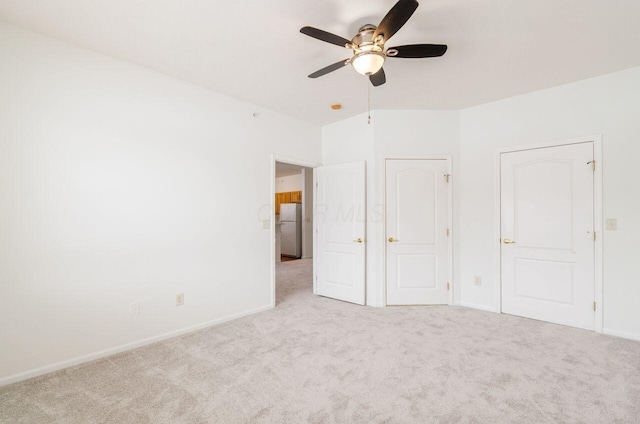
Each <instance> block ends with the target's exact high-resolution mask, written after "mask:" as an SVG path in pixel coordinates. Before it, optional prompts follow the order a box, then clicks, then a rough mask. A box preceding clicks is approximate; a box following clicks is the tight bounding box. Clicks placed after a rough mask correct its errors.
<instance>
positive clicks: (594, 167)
mask: <svg viewBox="0 0 640 424" xmlns="http://www.w3.org/2000/svg"><path fill="white" fill-rule="evenodd" d="M587 165H591V169H593V171H594V172H595V170H596V161H595V160H590V161H589V162H587Z"/></svg>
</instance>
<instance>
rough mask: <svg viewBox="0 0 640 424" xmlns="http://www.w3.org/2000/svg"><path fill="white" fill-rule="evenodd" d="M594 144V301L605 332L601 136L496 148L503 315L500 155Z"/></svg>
mask: <svg viewBox="0 0 640 424" xmlns="http://www.w3.org/2000/svg"><path fill="white" fill-rule="evenodd" d="M584 143H593V157H594V160H595V161H596V170H595V172H594V174H593V208H594V210H593V213H594V214H593V220H594V227H595V228H594V229H593V231H594V232H595V234H596V241H595V248H594V255H595V257H594V283H595V293H594V301H595V302H596V305H597V306H596V312H595V328H594V331H596V332H597V333H602V332H603V320H604V305H603V302H602V301H603V298H604V294H603V293H604V276H603V262H604V259H603V238H604V237H603V226H602V221H603V211H602V168H603V161H602V134H596V135H592V136H584V137H574V138H568V139H563V140H556V141H550V142H545V143H536V144H526V145H514V146H509V147H501V148H499V149H496V153H495V163H494V166H495V185H494V193H495V194H494V199H495V204H494V208H495V209H494V211H495V212H494V236H495V237H494V265H493V266H494V272H495V275H496V281H497V284H495V285H494V286H495V291H494V299H495V310H496V312H498V313H500V314H501V313H502V250H501V241H500V239H501V232H500V228H501V221H502V216H501V203H500V202H501V194H500V187H501V173H502V170H501V161H500V158H501V155H502V154H503V153H512V152H521V151H525V150H536V149H544V148H548V147H560V146H569V145H572V144H584Z"/></svg>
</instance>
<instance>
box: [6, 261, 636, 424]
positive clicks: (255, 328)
mask: <svg viewBox="0 0 640 424" xmlns="http://www.w3.org/2000/svg"><path fill="white" fill-rule="evenodd" d="M310 266H311V264H310V261H308V260H301V261H293V262H285V263H282V264H279V265H278V302H279V304H278V307H277V308H276V309H275V310H272V311H268V312H265V313H261V314H258V315H254V316H251V317H247V318H243V319H240V320H237V321H234V322H230V323H227V324H224V325H221V326H217V327H212V328H209V329H206V330H203V331H199V332H197V333H192V334H189V335H186V336H183V337H180V338H176V339H172V340H169V341H165V342H162V343H158V344H155V345H152V346H148V347H145V348H141V349H138V350H135V351H131V352H127V353H123V354H119V355H116V356H113V357H110V358H108V359H104V360H100V361H97V362H93V363H91V364H87V365H84V366H79V367H75V368H72V369H68V370H64V371H60V372H57V373H54V374H51V375H48V376H44V377H40V378H36V379H33V380H30V381H27V382H23V383H19V384H15V385H13V386H9V387H5V388H3V389H0V422H2V423H11V424H17V423H38V424H45V423H83V424H90V423H138V424H143V423H176V424H177V423H216V424H222V423H367V424H371V423H446V424H449V423H492V424H494V423H524V424H533V423H603V424H609V423H640V343H636V342H631V341H626V340H623V339H617V338H613V337H607V336H602V335H598V334H595V333H592V332H587V331H581V330H576V329H572V328H567V327H562V326H559V325H553V324H546V323H542V322H537V321H532V320H527V319H522V318H517V317H512V316H507V315H498V314H492V313H486V312H480V311H475V310H471V309H465V308H460V307H396V308H386V309H377V308H369V307H362V306H356V305H351V304H348V303H343V302H339V301H335V300H330V299H325V298H321V297H315V296H313V295H312V294H311V268H310Z"/></svg>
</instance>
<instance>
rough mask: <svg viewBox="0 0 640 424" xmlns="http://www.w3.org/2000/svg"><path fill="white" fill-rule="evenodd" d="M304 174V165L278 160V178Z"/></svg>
mask: <svg viewBox="0 0 640 424" xmlns="http://www.w3.org/2000/svg"><path fill="white" fill-rule="evenodd" d="M300 174H302V167H301V166H298V165H292V164H290V163H284V162H276V178H282V177H289V176H291V175H300Z"/></svg>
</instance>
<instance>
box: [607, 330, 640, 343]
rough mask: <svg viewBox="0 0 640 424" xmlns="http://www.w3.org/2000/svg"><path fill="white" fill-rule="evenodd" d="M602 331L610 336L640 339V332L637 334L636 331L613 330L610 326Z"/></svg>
mask: <svg viewBox="0 0 640 424" xmlns="http://www.w3.org/2000/svg"><path fill="white" fill-rule="evenodd" d="M602 332H603V333H604V334H607V335H609V336H616V337H622V338H623V339H629V340H637V341H640V334H636V333H627V332H626V331H618V330H612V329H610V328H605V329H604V330H602Z"/></svg>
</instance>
